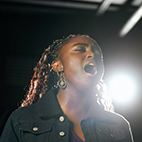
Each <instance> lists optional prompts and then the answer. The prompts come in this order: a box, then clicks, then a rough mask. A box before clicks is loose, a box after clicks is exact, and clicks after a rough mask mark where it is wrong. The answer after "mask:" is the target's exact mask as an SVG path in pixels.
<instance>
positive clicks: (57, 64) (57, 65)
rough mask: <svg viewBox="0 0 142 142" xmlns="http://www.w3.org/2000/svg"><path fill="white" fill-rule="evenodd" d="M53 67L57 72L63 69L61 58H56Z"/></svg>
mask: <svg viewBox="0 0 142 142" xmlns="http://www.w3.org/2000/svg"><path fill="white" fill-rule="evenodd" d="M52 68H53V70H54V71H55V72H61V71H63V64H62V62H61V60H56V61H54V62H53V63H52Z"/></svg>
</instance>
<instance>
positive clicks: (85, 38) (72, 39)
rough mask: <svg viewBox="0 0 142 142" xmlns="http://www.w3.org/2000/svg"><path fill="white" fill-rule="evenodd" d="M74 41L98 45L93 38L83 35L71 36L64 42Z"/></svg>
mask: <svg viewBox="0 0 142 142" xmlns="http://www.w3.org/2000/svg"><path fill="white" fill-rule="evenodd" d="M76 43H87V44H90V45H91V46H96V47H97V46H98V45H97V43H96V42H95V40H93V39H91V38H89V37H84V36H78V37H74V38H71V39H69V40H68V41H67V43H66V44H76Z"/></svg>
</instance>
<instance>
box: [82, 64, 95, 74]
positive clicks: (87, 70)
mask: <svg viewBox="0 0 142 142" xmlns="http://www.w3.org/2000/svg"><path fill="white" fill-rule="evenodd" d="M84 70H85V71H86V72H87V73H91V74H94V73H95V67H94V66H92V65H87V66H85V68H84Z"/></svg>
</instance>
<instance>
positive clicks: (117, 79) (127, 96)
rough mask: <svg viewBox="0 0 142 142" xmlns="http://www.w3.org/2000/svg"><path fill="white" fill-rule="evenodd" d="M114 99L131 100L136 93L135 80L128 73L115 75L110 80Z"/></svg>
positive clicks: (122, 101) (109, 85) (119, 100)
mask: <svg viewBox="0 0 142 142" xmlns="http://www.w3.org/2000/svg"><path fill="white" fill-rule="evenodd" d="M108 88H109V91H110V95H111V97H112V100H113V101H115V102H119V103H124V102H130V101H132V100H133V98H134V95H135V94H136V84H135V80H134V79H133V78H132V77H130V76H128V75H122V74H119V75H116V76H113V77H112V78H111V79H110V81H109V82H108Z"/></svg>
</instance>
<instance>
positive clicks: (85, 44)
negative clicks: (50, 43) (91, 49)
mask: <svg viewBox="0 0 142 142" xmlns="http://www.w3.org/2000/svg"><path fill="white" fill-rule="evenodd" d="M77 45H84V46H89V45H88V44H87V43H76V44H75V45H73V47H75V46H77Z"/></svg>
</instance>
